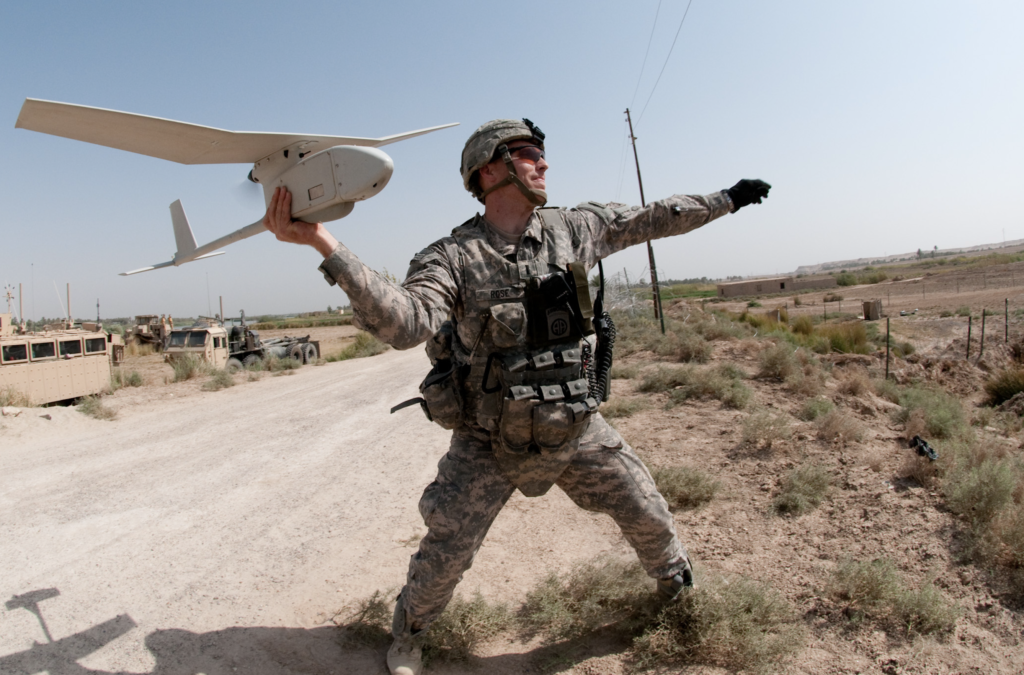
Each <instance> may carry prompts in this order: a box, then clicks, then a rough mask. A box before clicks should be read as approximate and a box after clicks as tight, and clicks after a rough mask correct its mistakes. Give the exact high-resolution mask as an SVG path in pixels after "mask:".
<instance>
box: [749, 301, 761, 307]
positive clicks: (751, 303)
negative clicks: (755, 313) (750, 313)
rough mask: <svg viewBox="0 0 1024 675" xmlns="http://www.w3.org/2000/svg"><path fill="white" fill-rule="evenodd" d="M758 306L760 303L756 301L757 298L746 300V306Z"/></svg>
mask: <svg viewBox="0 0 1024 675" xmlns="http://www.w3.org/2000/svg"><path fill="white" fill-rule="evenodd" d="M760 306H761V303H760V302H758V301H757V300H750V301H749V302H747V307H760Z"/></svg>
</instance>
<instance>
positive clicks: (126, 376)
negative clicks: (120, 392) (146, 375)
mask: <svg viewBox="0 0 1024 675" xmlns="http://www.w3.org/2000/svg"><path fill="white" fill-rule="evenodd" d="M115 372H116V373H118V374H119V377H120V383H119V384H120V386H122V387H141V386H142V385H143V381H142V375H140V374H139V372H138V371H137V370H132V371H130V372H128V373H125V372H124V371H122V370H119V369H118V370H115Z"/></svg>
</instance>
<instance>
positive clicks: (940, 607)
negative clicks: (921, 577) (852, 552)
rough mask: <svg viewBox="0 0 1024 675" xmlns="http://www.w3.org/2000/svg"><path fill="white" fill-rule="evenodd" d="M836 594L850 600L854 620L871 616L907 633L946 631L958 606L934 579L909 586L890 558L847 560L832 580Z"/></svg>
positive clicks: (848, 605) (832, 591) (951, 624)
mask: <svg viewBox="0 0 1024 675" xmlns="http://www.w3.org/2000/svg"><path fill="white" fill-rule="evenodd" d="M829 591H830V593H831V595H832V596H833V597H835V598H836V599H839V600H843V601H845V602H846V603H847V612H846V614H847V615H848V616H849V617H850V618H851V619H852V620H853V621H855V622H860V621H862V620H864V619H865V618H871V619H874V620H876V621H878V622H879V623H883V624H885V623H888V624H890V625H893V626H898V627H899V628H901V629H903V630H905V631H906V632H908V633H919V634H931V633H945V632H949V631H950V630H952V629H953V625H954V622H955V621H956V617H957V611H956V607H955V606H954V605H952V604H951V603H950V602H949V601H947V600H946V599H945V598H944V597H943V596H942V593H941V592H939V590H938V589H937V588H935V586H934V585H933V584H931V583H927V584H925V585H923V586H921V588H918V589H911V588H908V587H907V586H906V584H905V582H904V580H903V578H902V576H901V575H900V573H899V572H898V571H897V569H896V566H895V565H894V564H893V563H892V561H891V560H889V559H888V558H881V559H879V560H865V561H858V560H852V559H849V560H845V561H844V562H842V563H841V564H840V565H839V568H838V569H837V570H836V572H835V574H834V575H833V576H832V579H831V582H830V584H829Z"/></svg>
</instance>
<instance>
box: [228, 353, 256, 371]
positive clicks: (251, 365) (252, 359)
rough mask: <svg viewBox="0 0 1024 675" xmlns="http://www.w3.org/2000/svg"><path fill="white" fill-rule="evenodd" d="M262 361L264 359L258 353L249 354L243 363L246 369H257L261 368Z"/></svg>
mask: <svg viewBox="0 0 1024 675" xmlns="http://www.w3.org/2000/svg"><path fill="white" fill-rule="evenodd" d="M232 358H233V357H232ZM262 363H263V360H262V359H261V358H260V357H259V356H257V355H256V354H249V355H248V356H246V357H245V358H244V359H242V365H243V366H245V369H246V370H255V369H257V368H259V367H260V366H261V365H262Z"/></svg>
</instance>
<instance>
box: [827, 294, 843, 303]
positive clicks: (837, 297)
mask: <svg viewBox="0 0 1024 675" xmlns="http://www.w3.org/2000/svg"><path fill="white" fill-rule="evenodd" d="M842 299H843V296H841V295H839V294H838V293H826V294H825V296H824V297H823V298H822V301H823V302H840V301H842Z"/></svg>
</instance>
